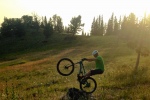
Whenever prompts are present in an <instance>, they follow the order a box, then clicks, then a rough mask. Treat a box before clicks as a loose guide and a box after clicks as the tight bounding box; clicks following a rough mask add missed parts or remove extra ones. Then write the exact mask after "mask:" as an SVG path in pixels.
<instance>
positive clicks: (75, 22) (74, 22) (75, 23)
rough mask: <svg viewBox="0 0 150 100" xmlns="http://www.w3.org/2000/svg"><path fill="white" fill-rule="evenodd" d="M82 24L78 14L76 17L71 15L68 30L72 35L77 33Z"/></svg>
mask: <svg viewBox="0 0 150 100" xmlns="http://www.w3.org/2000/svg"><path fill="white" fill-rule="evenodd" d="M83 26H84V24H83V23H81V16H80V15H79V16H78V17H73V18H72V19H71V21H70V24H69V28H70V30H69V31H70V32H71V33H72V35H73V36H74V35H75V34H78V33H79V32H80V31H81V30H82V28H81V27H83Z"/></svg>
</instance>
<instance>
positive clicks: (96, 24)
mask: <svg viewBox="0 0 150 100" xmlns="http://www.w3.org/2000/svg"><path fill="white" fill-rule="evenodd" d="M103 34H104V25H103V16H100V15H99V17H98V18H97V19H95V17H94V19H93V22H92V26H91V35H96V36H100V35H103Z"/></svg>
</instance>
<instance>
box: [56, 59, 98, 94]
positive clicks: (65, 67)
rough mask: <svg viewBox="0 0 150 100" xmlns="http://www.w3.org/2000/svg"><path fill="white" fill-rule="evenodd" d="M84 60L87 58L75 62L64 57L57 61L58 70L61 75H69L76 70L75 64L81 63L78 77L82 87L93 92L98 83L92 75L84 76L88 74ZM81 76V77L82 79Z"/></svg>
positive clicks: (83, 89) (87, 91) (88, 91)
mask: <svg viewBox="0 0 150 100" xmlns="http://www.w3.org/2000/svg"><path fill="white" fill-rule="evenodd" d="M83 61H85V58H83V59H81V60H80V61H79V62H77V63H73V61H72V60H71V59H69V58H62V59H60V60H59V61H58V63H57V71H58V73H59V74H60V75H63V76H69V75H71V74H72V73H73V72H74V69H75V65H76V64H79V66H80V68H79V72H78V74H77V78H78V81H79V84H80V89H81V90H82V91H84V92H86V93H89V94H90V93H93V92H94V91H95V90H96V88H97V83H96V81H95V79H94V78H92V77H83V78H81V77H82V76H84V75H85V74H86V71H85V69H84V65H83ZM80 78H81V79H80Z"/></svg>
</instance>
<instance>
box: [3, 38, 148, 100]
mask: <svg viewBox="0 0 150 100" xmlns="http://www.w3.org/2000/svg"><path fill="white" fill-rule="evenodd" d="M39 45H41V47H38V46H37V47H36V48H34V49H30V50H29V49H28V51H26V52H25V51H24V52H21V53H13V54H9V55H5V56H3V58H5V60H1V62H0V100H11V99H12V100H59V99H60V98H61V96H63V95H65V94H66V92H67V90H68V89H69V88H72V87H76V88H79V83H78V82H77V77H76V74H77V71H78V66H76V69H75V72H74V73H73V74H72V75H70V76H67V77H64V76H61V75H59V74H58V72H57V70H56V65H57V62H58V60H59V59H61V58H63V57H68V58H70V59H72V60H73V61H74V62H77V61H78V60H80V59H81V58H88V57H90V58H91V57H93V56H92V55H91V52H92V51H93V50H95V49H97V50H98V51H99V52H100V55H102V56H103V59H104V62H105V72H104V74H102V75H96V76H92V77H93V78H94V79H95V80H96V81H97V84H98V87H97V89H96V91H95V92H94V93H93V94H92V96H94V98H95V99H96V100H149V99H150V93H149V91H150V76H149V73H150V62H149V59H150V57H141V61H140V66H139V69H138V72H137V73H133V70H134V66H135V62H136V57H137V54H136V53H135V51H134V50H131V49H129V48H128V47H127V45H126V41H123V40H122V39H120V38H118V37H117V36H104V37H81V36H78V37H77V38H76V40H73V41H64V40H63V39H62V38H60V39H59V41H56V42H55V41H54V40H53V41H52V40H50V41H49V42H48V43H47V44H43V45H42V44H39ZM33 46H34V45H33ZM7 57H8V59H7ZM84 64H85V66H86V70H87V71H88V70H89V69H92V68H94V67H95V66H94V62H85V63H84Z"/></svg>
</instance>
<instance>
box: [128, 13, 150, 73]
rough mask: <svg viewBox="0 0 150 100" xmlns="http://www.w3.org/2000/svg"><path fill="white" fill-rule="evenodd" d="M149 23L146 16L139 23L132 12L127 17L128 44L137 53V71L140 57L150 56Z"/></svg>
mask: <svg viewBox="0 0 150 100" xmlns="http://www.w3.org/2000/svg"><path fill="white" fill-rule="evenodd" d="M148 24H149V23H148V22H147V18H146V17H144V18H143V19H142V20H141V21H140V22H139V23H138V22H137V20H136V17H135V15H134V14H130V15H129V17H128V19H127V23H126V25H127V26H126V29H128V33H126V35H128V38H127V39H128V46H129V47H130V48H132V49H134V50H135V51H136V53H137V59H136V63H135V71H137V69H138V66H139V63H140V57H141V56H148V54H149V53H150V47H149V43H150V30H149V29H150V27H149V26H148Z"/></svg>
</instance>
